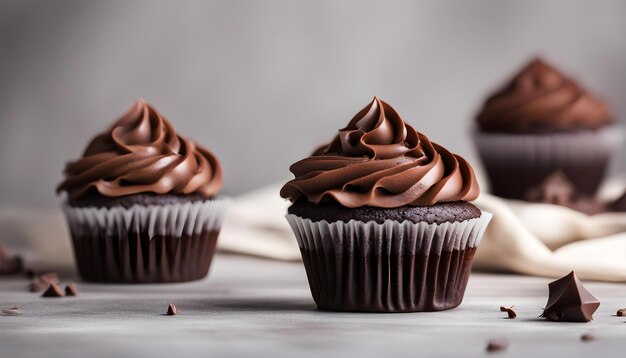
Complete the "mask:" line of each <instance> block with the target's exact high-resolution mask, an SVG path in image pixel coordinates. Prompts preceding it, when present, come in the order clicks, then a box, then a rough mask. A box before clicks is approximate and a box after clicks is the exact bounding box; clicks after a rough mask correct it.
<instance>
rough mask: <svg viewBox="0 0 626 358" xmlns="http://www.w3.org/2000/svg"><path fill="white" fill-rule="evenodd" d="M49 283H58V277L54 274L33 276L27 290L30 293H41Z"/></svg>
mask: <svg viewBox="0 0 626 358" xmlns="http://www.w3.org/2000/svg"><path fill="white" fill-rule="evenodd" d="M51 283H59V276H58V275H57V274H56V273H54V272H49V273H45V274H43V275H39V276H35V278H34V279H33V280H32V281H31V282H30V284H29V285H28V290H29V291H30V292H41V291H43V290H45V289H46V288H48V286H50V284H51Z"/></svg>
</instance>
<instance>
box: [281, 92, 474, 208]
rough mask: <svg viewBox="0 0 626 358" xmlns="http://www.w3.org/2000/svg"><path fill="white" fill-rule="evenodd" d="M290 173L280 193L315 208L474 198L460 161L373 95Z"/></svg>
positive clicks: (471, 174) (423, 203)
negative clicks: (324, 203) (328, 204)
mask: <svg viewBox="0 0 626 358" xmlns="http://www.w3.org/2000/svg"><path fill="white" fill-rule="evenodd" d="M290 170H291V172H292V173H293V174H294V176H295V179H293V180H291V181H289V182H288V183H286V184H285V185H284V186H283V188H282V189H281V192H280V194H281V196H282V197H284V198H288V199H289V200H291V201H292V202H295V201H297V200H298V199H300V198H301V197H306V198H307V200H308V201H309V202H311V203H314V204H317V203H320V202H322V201H324V200H334V201H336V202H338V203H340V204H341V205H343V206H345V207H349V208H355V207H361V206H373V207H381V208H395V207H401V206H405V205H413V206H426V205H432V204H434V203H437V202H446V201H457V200H473V199H475V198H476V197H477V196H478V184H477V183H476V177H475V175H474V171H473V170H472V167H471V166H470V165H469V164H468V163H467V161H465V159H463V158H462V157H460V156H458V155H455V154H452V153H450V152H449V151H448V150H446V149H445V148H443V147H442V146H440V145H438V144H436V143H432V142H431V141H430V140H429V139H428V138H427V137H426V136H425V135H423V134H421V133H419V132H417V131H416V130H415V129H413V127H411V126H410V125H408V124H406V123H405V122H404V121H403V120H402V118H401V117H400V115H399V114H398V113H397V112H396V111H395V110H394V109H393V108H392V107H391V106H390V105H389V104H387V103H385V102H383V101H381V100H380V99H378V98H377V97H374V100H373V101H372V103H370V104H369V105H368V106H366V107H365V108H363V109H362V110H361V111H360V112H359V113H357V114H356V116H354V118H352V120H351V121H350V123H349V124H348V126H347V127H346V128H344V129H341V130H339V134H338V135H337V136H336V137H335V138H334V140H333V141H332V142H331V143H330V144H329V145H327V146H325V147H322V148H319V149H317V150H316V151H315V153H314V154H313V155H312V156H310V157H308V158H305V159H302V160H300V161H298V162H296V163H294V164H293V165H292V166H291V167H290Z"/></svg>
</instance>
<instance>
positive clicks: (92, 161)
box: [57, 100, 227, 283]
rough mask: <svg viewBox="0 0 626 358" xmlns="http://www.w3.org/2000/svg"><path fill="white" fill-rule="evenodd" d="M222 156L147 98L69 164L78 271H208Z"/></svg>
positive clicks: (158, 278)
mask: <svg viewBox="0 0 626 358" xmlns="http://www.w3.org/2000/svg"><path fill="white" fill-rule="evenodd" d="M221 186H222V169H221V166H220V163H219V161H218V160H217V159H216V158H215V156H213V154H211V153H210V152H209V151H207V150H206V149H204V148H202V147H200V146H198V145H196V144H195V143H194V142H193V141H190V140H187V139H185V138H183V137H181V136H179V135H178V134H177V133H176V131H175V130H174V128H173V127H172V126H171V124H170V123H169V122H168V121H167V120H166V119H165V118H164V117H163V116H161V114H159V113H158V112H157V111H156V110H155V109H154V108H153V107H151V106H150V105H149V104H147V103H146V102H145V101H143V100H141V101H137V102H136V103H135V104H133V106H132V107H131V109H130V110H129V111H128V112H127V113H126V114H124V115H123V116H122V117H121V118H120V119H119V120H118V121H116V122H115V123H114V124H113V125H112V126H111V127H110V128H109V129H108V130H106V131H105V132H104V133H101V134H99V135H97V136H96V137H95V138H93V139H92V141H91V142H90V143H89V145H88V146H87V149H86V150H85V152H84V154H83V157H82V158H80V159H78V160H76V161H74V162H70V163H68V164H67V165H66V167H65V180H64V181H63V182H62V183H61V184H60V185H59V187H58V189H57V192H59V193H60V192H66V193H67V201H66V202H65V204H64V206H63V210H64V213H65V216H66V219H67V222H68V226H69V229H70V233H71V236H72V242H73V246H74V254H75V258H76V264H77V267H78V272H79V274H80V276H81V277H82V278H83V279H84V280H87V281H94V282H122V283H143V282H181V281H190V280H196V279H200V278H202V277H204V276H206V275H207V273H208V270H209V266H210V264H211V259H212V257H213V254H214V252H215V247H216V243H217V236H218V233H219V230H220V227H221V223H222V217H223V214H224V211H225V206H226V204H227V199H224V198H220V197H217V196H216V195H217V193H218V191H219V189H220V188H221Z"/></svg>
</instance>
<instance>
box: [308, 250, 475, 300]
mask: <svg viewBox="0 0 626 358" xmlns="http://www.w3.org/2000/svg"><path fill="white" fill-rule="evenodd" d="M300 251H301V253H302V259H303V261H304V267H305V268H306V272H307V277H308V280H309V286H310V288H311V293H312V295H313V299H314V300H315V303H316V304H317V306H318V307H319V308H321V309H328V310H339V311H364V312H417V311H442V310H447V309H451V308H455V307H457V306H458V305H459V304H461V301H462V300H463V294H464V293H465V288H466V286H467V280H468V278H469V275H470V271H471V265H472V259H473V257H474V253H475V252H476V249H475V248H468V249H465V250H458V251H452V252H443V253H442V255H441V256H424V255H403V254H390V255H384V256H374V257H367V256H364V255H359V254H351V253H345V254H341V255H330V254H329V253H328V252H324V251H323V250H316V251H309V250H300Z"/></svg>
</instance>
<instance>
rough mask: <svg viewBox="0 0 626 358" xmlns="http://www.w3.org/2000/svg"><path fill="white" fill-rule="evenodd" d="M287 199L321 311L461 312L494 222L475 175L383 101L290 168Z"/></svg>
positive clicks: (289, 218) (313, 292) (285, 196)
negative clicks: (480, 199)
mask: <svg viewBox="0 0 626 358" xmlns="http://www.w3.org/2000/svg"><path fill="white" fill-rule="evenodd" d="M290 170H291V172H292V173H293V174H294V176H295V179H293V180H291V181H289V182H288V183H287V184H285V185H284V186H283V188H282V190H281V196H282V197H284V198H288V199H289V200H291V201H292V202H293V204H292V205H291V206H290V207H289V210H288V215H287V220H288V221H289V223H290V225H291V227H292V228H293V230H294V232H295V235H296V238H297V240H298V244H299V246H300V251H301V253H302V259H303V261H304V266H305V269H306V272H307V277H308V280H309V286H310V288H311V293H312V295H313V299H314V300H315V302H316V303H317V306H318V307H319V308H322V309H330V310H341V311H371V312H414V311H440V310H446V309H450V308H454V307H456V306H458V305H459V304H460V303H461V300H462V299H463V294H464V292H465V287H466V285H467V280H468V277H469V274H470V269H471V264H472V259H473V256H474V253H475V251H476V247H477V246H478V243H479V242H480V239H481V236H482V234H483V232H484V230H485V228H486V226H487V223H488V222H489V219H490V217H491V215H490V214H488V213H482V212H481V211H480V210H479V209H478V208H476V207H475V206H474V205H472V204H470V203H469V202H467V201H468V200H473V199H475V198H476V197H477V196H478V185H477V184H476V179H475V176H474V172H473V170H472V168H471V167H470V165H469V164H468V163H467V162H466V161H465V160H464V159H463V158H461V157H460V156H458V155H455V154H452V153H450V152H449V151H447V150H446V149H445V148H443V147H441V146H440V145H437V144H435V143H432V142H431V141H430V140H429V139H428V138H427V137H426V136H424V135H423V134H421V133H419V132H417V131H416V130H415V129H413V128H412V127H411V126H410V125H408V124H406V123H405V122H404V121H403V120H402V118H401V117H400V116H399V115H398V113H397V112H396V111H395V110H394V109H393V108H392V107H391V106H389V105H388V104H387V103H385V102H383V101H381V100H379V99H378V98H376V97H375V98H374V100H373V101H372V103H370V104H369V105H368V106H366V107H365V108H363V110H361V111H360V112H359V113H358V114H357V115H356V116H354V118H352V120H351V121H350V123H349V124H348V126H347V127H346V128H344V129H341V130H339V134H338V135H337V136H336V137H335V139H334V140H333V141H332V142H331V143H330V144H329V145H326V146H324V147H322V148H319V149H318V150H316V151H315V153H314V154H313V155H312V156H311V157H308V158H305V159H303V160H301V161H298V162H296V163H295V164H293V165H292V166H291V168H290Z"/></svg>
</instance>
